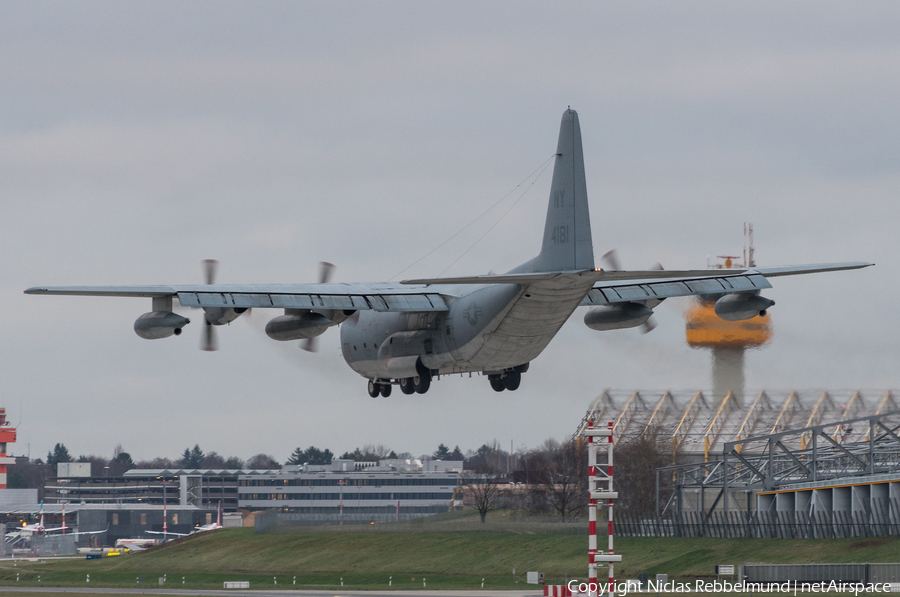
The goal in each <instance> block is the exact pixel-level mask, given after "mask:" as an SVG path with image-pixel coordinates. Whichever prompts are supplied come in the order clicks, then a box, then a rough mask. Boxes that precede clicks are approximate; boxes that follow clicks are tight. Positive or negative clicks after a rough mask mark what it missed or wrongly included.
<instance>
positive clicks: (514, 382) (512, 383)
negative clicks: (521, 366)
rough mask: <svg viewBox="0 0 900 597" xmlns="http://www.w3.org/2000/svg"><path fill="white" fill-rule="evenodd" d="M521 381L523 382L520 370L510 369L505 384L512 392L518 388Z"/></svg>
mask: <svg viewBox="0 0 900 597" xmlns="http://www.w3.org/2000/svg"><path fill="white" fill-rule="evenodd" d="M520 383H522V374H521V373H519V372H518V371H510V372H509V373H507V374H506V377H505V378H504V380H503V386H504V387H505V388H506V389H507V390H509V391H510V392H512V391H513V390H518V389H519V384H520Z"/></svg>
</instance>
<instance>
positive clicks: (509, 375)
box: [488, 363, 528, 392]
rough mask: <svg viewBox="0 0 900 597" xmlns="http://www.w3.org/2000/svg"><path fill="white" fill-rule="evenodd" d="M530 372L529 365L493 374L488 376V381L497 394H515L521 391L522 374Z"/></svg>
mask: <svg viewBox="0 0 900 597" xmlns="http://www.w3.org/2000/svg"><path fill="white" fill-rule="evenodd" d="M526 371H528V363H525V364H524V365H519V366H518V367H513V368H512V369H507V370H506V371H504V372H503V373H493V374H491V375H488V381H489V382H491V388H492V389H493V390H494V391H495V392H502V391H503V390H509V391H510V392H513V391H515V390H518V389H519V384H521V383H522V374H523V373H525V372H526Z"/></svg>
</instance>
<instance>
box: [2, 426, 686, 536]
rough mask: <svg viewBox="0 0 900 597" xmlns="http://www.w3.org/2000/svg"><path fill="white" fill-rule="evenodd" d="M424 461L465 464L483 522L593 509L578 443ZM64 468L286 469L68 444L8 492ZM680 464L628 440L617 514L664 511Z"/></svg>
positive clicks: (322, 453) (622, 449)
mask: <svg viewBox="0 0 900 597" xmlns="http://www.w3.org/2000/svg"><path fill="white" fill-rule="evenodd" d="M334 458H335V454H334V453H333V452H332V451H331V450H330V449H327V448H318V447H316V446H309V447H307V448H302V447H297V448H296V449H295V450H294V451H293V452H292V453H291V454H290V455H289V456H288V458H287V459H286V460H285V464H289V465H303V464H310V465H327V464H329V463H330V462H331V461H332V459H334ZM340 458H342V459H349V460H355V461H358V462H360V461H361V462H373V461H379V460H385V459H409V458H413V456H412V454H410V453H409V452H401V453H397V452H395V451H394V450H392V449H390V448H388V447H386V446H384V445H381V444H379V445H371V444H368V445H364V446H362V447H358V448H354V449H353V450H352V451H347V452H344V453H342V454H341V455H340ZM421 458H427V459H434V460H444V461H463V468H464V472H463V474H462V477H461V485H463V486H464V487H465V491H464V495H465V502H466V505H467V506H469V507H472V508H474V509H476V510H478V511H479V513H480V514H481V516H482V519H484V517H485V516H486V514H487V512H488V511H490V510H494V509H498V508H504V509H512V510H518V511H523V512H530V513H543V514H552V515H555V516H559V517H561V518H563V519H566V518H571V517H573V516H577V515H580V513H582V512H583V511H584V510H585V509H586V508H587V445H586V444H585V443H583V442H579V441H578V440H577V439H570V440H566V441H563V442H559V441H556V440H553V439H549V440H547V441H545V442H544V443H543V444H542V445H541V446H540V447H538V448H535V449H531V450H524V449H520V450H519V451H517V452H515V453H511V452H507V451H505V450H504V449H503V448H502V447H501V446H500V444H499V443H498V442H497V441H496V440H494V441H492V442H489V443H485V444H482V445H481V447H479V448H478V449H477V450H468V451H467V452H466V453H463V452H462V451H461V450H460V448H459V446H455V447H454V448H453V449H452V450H451V449H450V448H449V447H448V446H446V445H445V444H443V443H442V444H440V445H438V447H437V449H436V450H435V451H434V452H432V453H431V454H426V455H422V456H421ZM60 462H88V463H90V464H91V476H95V477H101V476H109V477H119V476H122V475H124V473H125V472H126V471H128V470H130V469H132V468H139V469H176V468H187V469H200V468H209V469H245V470H273V469H280V468H281V466H282V465H281V463H280V462H279V461H278V460H276V459H275V457H274V456H272V455H269V454H264V453H260V454H256V455H254V456H251V457H250V458H248V459H246V460H244V459H242V458H239V457H237V456H228V457H225V456H222V455H220V454H218V453H217V452H214V451H210V452H204V451H203V450H202V449H201V448H200V445H199V444H195V445H194V447H193V448H185V449H184V451H183V452H182V453H181V456H180V457H179V458H177V459H169V458H165V457H157V458H154V459H151V460H140V461H137V462H135V461H134V460H133V459H132V457H131V455H130V454H129V453H128V452H125V451H124V450H123V449H122V446H121V445H118V446H116V448H115V449H114V450H113V454H112V457H111V458H105V457H102V456H95V455H90V456H84V455H81V456H78V457H77V458H75V457H72V455H71V453H70V452H69V450H68V448H67V447H66V446H65V444H62V443H57V444H56V445H55V446H54V447H53V449H52V450H50V451H49V452H48V453H47V458H46V461H44V460H42V459H40V458H37V459H34V460H32V461H31V462H27V463H17V464H16V465H15V466H12V467H10V469H9V476H8V487H10V488H26V487H31V488H37V489H38V491H39V494H40V493H42V492H43V487H44V485H45V484H46V482H47V480H48V479H51V478H54V477H55V476H56V464H58V463H60ZM672 462H673V457H672V454H671V446H669V445H668V444H667V442H664V441H662V440H660V439H658V438H657V437H645V436H636V437H629V438H624V439H623V440H622V441H621V442H620V443H619V444H618V445H617V447H616V467H615V471H616V474H615V475H614V480H615V485H616V491H618V492H619V499H618V500H617V503H616V507H617V508H619V509H621V510H625V511H628V512H633V513H637V514H650V513H653V512H654V511H655V509H656V475H655V471H656V469H657V468H659V467H662V466H667V465H669V464H671V463H672ZM667 482H668V480H667V479H663V487H662V492H661V494H662V495H661V498H662V499H663V500H665V499H668V495H669V492H670V489H669V487H668V485H667Z"/></svg>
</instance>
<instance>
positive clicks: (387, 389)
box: [369, 379, 391, 398]
mask: <svg viewBox="0 0 900 597" xmlns="http://www.w3.org/2000/svg"><path fill="white" fill-rule="evenodd" d="M379 395H381V396H384V397H385V398H387V397H388V396H390V395H391V383H390V382H386V383H385V382H376V381H375V380H374V379H370V380H369V396H371V397H372V398H378V396H379Z"/></svg>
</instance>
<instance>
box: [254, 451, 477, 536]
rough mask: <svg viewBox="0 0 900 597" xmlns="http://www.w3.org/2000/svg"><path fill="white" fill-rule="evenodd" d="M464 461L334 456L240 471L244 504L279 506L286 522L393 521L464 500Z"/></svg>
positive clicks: (445, 508)
mask: <svg viewBox="0 0 900 597" xmlns="http://www.w3.org/2000/svg"><path fill="white" fill-rule="evenodd" d="M462 466H463V463H462V461H440V460H430V461H425V462H422V461H419V460H381V461H379V462H366V463H361V462H354V461H352V460H333V461H332V463H331V464H330V465H305V466H298V467H290V466H286V467H285V468H284V470H283V471H281V472H279V473H276V474H251V475H242V476H241V478H240V480H239V487H238V502H239V503H240V504H241V507H242V508H248V509H251V510H264V509H271V508H277V509H278V510H280V512H281V514H280V515H279V521H281V522H284V523H287V524H328V523H341V522H347V523H353V522H355V523H361V522H366V523H368V522H393V521H399V520H410V519H412V518H419V517H422V516H429V515H431V514H438V513H441V512H447V511H448V510H450V509H452V508H454V507H461V506H462V495H461V493H460V492H459V486H460V474H461V473H462Z"/></svg>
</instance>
